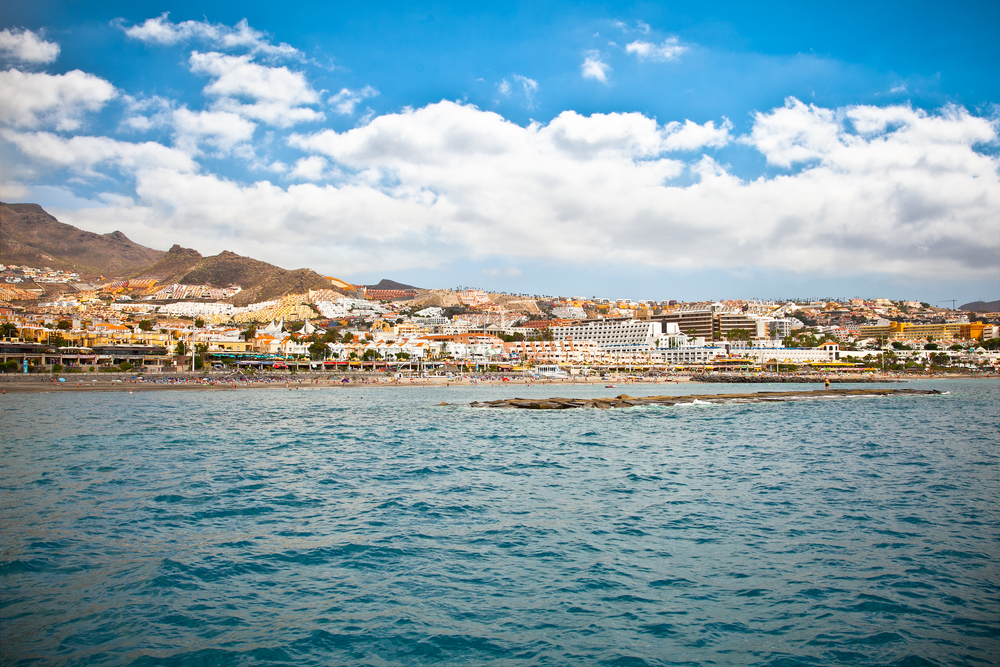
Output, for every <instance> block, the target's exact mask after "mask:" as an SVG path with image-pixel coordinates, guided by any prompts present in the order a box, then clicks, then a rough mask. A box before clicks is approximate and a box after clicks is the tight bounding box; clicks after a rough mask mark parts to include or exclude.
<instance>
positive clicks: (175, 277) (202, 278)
mask: <svg viewBox="0 0 1000 667" xmlns="http://www.w3.org/2000/svg"><path fill="white" fill-rule="evenodd" d="M133 277H134V278H156V279H157V281H158V282H160V283H161V284H170V283H181V284H184V285H213V286H216V287H228V286H229V285H239V286H241V287H242V288H243V291H242V292H240V293H239V294H237V295H236V296H235V297H233V298H232V299H231V301H232V302H233V303H234V304H235V305H237V306H245V305H247V304H249V303H255V302H258V301H268V300H270V299H276V298H278V297H280V296H284V295H285V294H301V293H303V292H308V291H309V290H311V289H333V288H332V287H331V285H330V281H329V280H327V279H326V278H324V277H323V276H321V275H319V274H318V273H316V272H315V271H312V270H311V269H296V270H294V271H288V270H286V269H282V268H281V267H278V266H274V265H273V264H268V263H267V262H261V261H260V260H256V259H251V258H250V257H243V256H242V255H237V254H236V253H234V252H229V251H228V250H224V251H223V252H220V253H219V254H218V255H212V256H210V257H203V256H202V255H201V253H199V252H198V251H196V250H192V249H190V248H182V247H181V246H179V245H175V246H174V247H172V248H171V249H170V250H168V251H167V253H166V255H165V256H164V257H163V259H162V260H160V261H159V262H157V263H156V264H154V265H153V266H151V267H149V268H147V269H145V270H143V271H141V272H139V273H136V274H135V275H134V276H133ZM337 291H340V290H337Z"/></svg>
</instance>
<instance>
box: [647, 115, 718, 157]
mask: <svg viewBox="0 0 1000 667" xmlns="http://www.w3.org/2000/svg"><path fill="white" fill-rule="evenodd" d="M663 129H664V134H665V136H664V141H663V148H664V149H665V150H668V151H694V150H698V149H700V148H706V147H712V148H720V147H722V146H725V145H726V144H728V143H729V139H730V137H729V130H731V129H733V124H732V123H731V122H729V119H728V118H725V119H723V122H722V124H721V125H720V126H719V127H716V126H715V121H711V120H710V121H708V122H706V123H705V124H704V125H699V124H698V123H695V122H693V121H690V120H686V121H684V123H683V124H681V123H678V122H677V121H674V122H672V123H668V124H667V125H666V126H665V127H664V128H663Z"/></svg>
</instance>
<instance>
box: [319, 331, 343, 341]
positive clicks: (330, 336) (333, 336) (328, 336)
mask: <svg viewBox="0 0 1000 667" xmlns="http://www.w3.org/2000/svg"><path fill="white" fill-rule="evenodd" d="M320 340H321V341H322V342H324V343H339V342H340V332H339V331H337V330H336V329H334V328H333V327H331V328H329V329H327V330H326V331H325V332H324V333H323V337H322V338H320Z"/></svg>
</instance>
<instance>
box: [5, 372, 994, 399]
mask: <svg viewBox="0 0 1000 667" xmlns="http://www.w3.org/2000/svg"><path fill="white" fill-rule="evenodd" d="M998 377H1000V376H998V375H971V376H970V375H963V374H935V375H902V374H885V375H876V376H872V375H865V376H863V377H862V376H857V377H854V376H837V377H831V381H832V382H833V383H835V384H845V383H879V382H885V383H890V382H891V383H903V382H908V381H912V380H959V379H963V380H995V379H997V378H998ZM343 379H344V378H342V377H340V376H337V377H332V378H326V377H323V378H318V377H282V376H275V377H266V378H250V379H244V380H241V381H232V380H228V379H225V378H207V379H205V378H204V376H203V377H200V378H182V379H174V380H173V381H168V378H160V379H152V378H150V379H134V380H133V379H103V378H102V379H89V378H88V379H86V380H83V379H81V380H74V379H70V378H66V381H65V382H58V381H57V380H54V379H53V378H52V377H47V378H41V377H39V378H37V379H36V378H34V377H30V376H29V377H27V378H25V377H24V376H17V379H16V380H14V379H13V378H10V379H6V381H0V393H2V395H5V394H25V393H30V394H40V393H74V392H90V393H93V392H125V393H133V394H137V393H140V392H145V391H245V390H259V389H272V390H287V391H302V390H313V391H315V390H318V389H357V388H359V387H381V388H393V387H395V388H403V387H413V388H419V387H452V386H461V387H469V386H492V387H500V386H537V385H549V386H555V387H575V386H597V387H607V386H608V385H610V384H614V385H616V387H618V388H620V387H625V386H634V385H648V386H656V385H670V384H682V383H683V384H717V383H719V382H720V381H719V380H711V381H704V380H700V379H697V378H693V377H690V376H684V375H682V376H676V377H670V378H669V379H667V378H664V379H648V380H647V379H633V380H626V379H608V378H578V379H572V380H558V379H534V378H511V379H509V380H506V381H505V380H502V379H500V378H493V379H485V378H477V377H455V378H447V377H425V378H398V379H397V378H385V377H372V378H367V377H366V378H360V377H359V378H347V379H348V380H349V381H348V382H343ZM823 381H824V379H823V378H818V377H816V376H803V377H802V378H801V379H797V378H794V377H789V378H783V379H782V380H780V381H779V382H778V383H781V384H785V383H796V382H799V383H803V384H805V383H811V384H815V383H822V382H823ZM721 382H723V383H730V382H737V383H739V384H760V385H767V384H775V382H774V381H773V380H771V379H766V378H762V379H761V380H759V381H755V379H754V378H753V377H742V378H740V379H738V380H722V381H721Z"/></svg>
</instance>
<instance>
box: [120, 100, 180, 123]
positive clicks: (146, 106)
mask: <svg viewBox="0 0 1000 667" xmlns="http://www.w3.org/2000/svg"><path fill="white" fill-rule="evenodd" d="M122 101H123V102H124V103H125V117H124V118H123V119H122V121H121V123H120V124H119V126H118V129H119V130H127V131H134V132H146V131H148V130H152V129H154V128H160V127H167V126H169V125H170V120H171V116H172V112H173V109H174V106H175V103H174V101H173V100H169V99H167V98H164V97H160V96H159V95H154V96H152V97H146V98H141V99H140V98H136V97H133V96H131V95H122Z"/></svg>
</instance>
